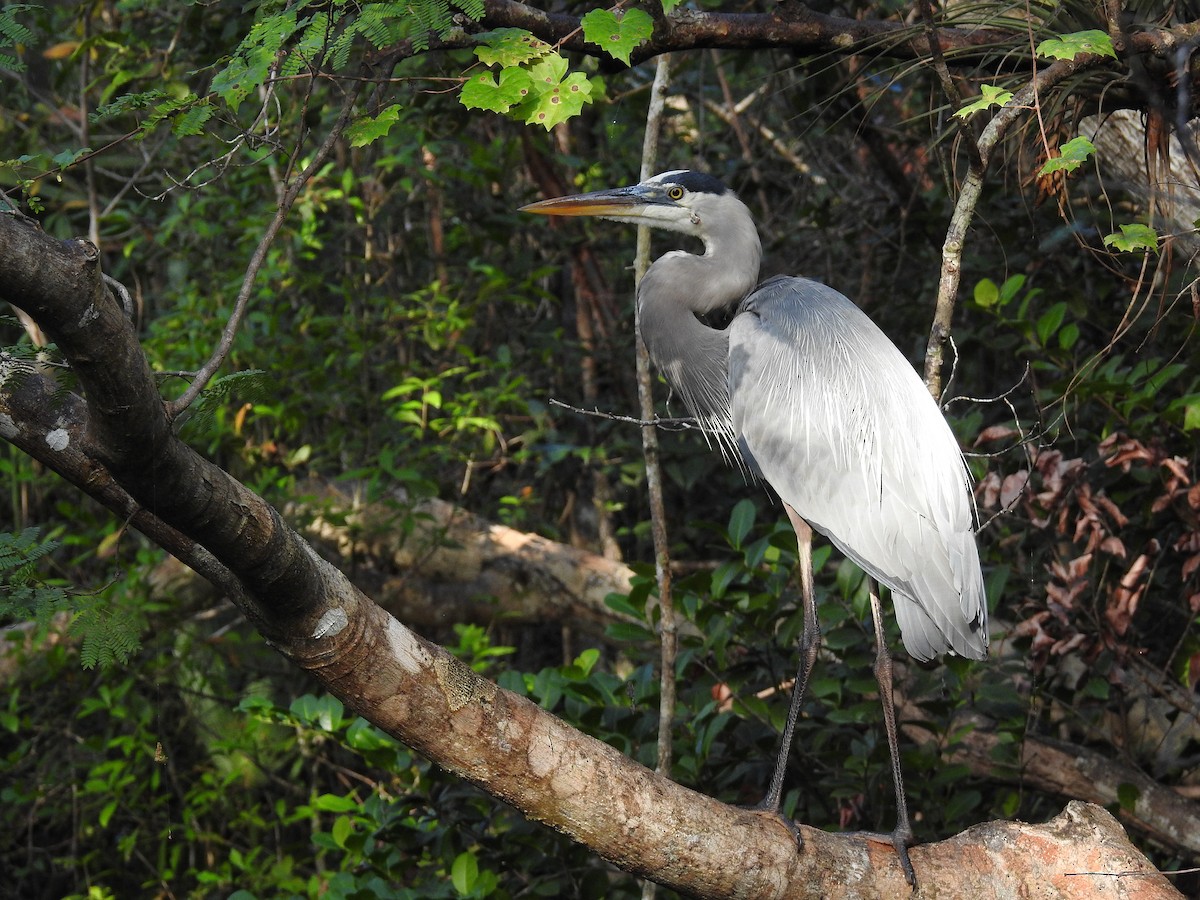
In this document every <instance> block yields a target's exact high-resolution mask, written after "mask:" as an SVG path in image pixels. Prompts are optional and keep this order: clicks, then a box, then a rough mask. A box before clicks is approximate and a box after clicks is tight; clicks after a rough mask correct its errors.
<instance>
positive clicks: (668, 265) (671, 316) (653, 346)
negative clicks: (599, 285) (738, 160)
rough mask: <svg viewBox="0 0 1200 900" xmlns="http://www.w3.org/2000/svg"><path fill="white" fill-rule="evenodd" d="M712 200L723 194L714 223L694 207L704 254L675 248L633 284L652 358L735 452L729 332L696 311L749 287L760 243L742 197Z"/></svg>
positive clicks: (727, 303)
mask: <svg viewBox="0 0 1200 900" xmlns="http://www.w3.org/2000/svg"><path fill="white" fill-rule="evenodd" d="M714 200H718V201H722V204H721V208H720V209H719V210H716V211H714V212H719V214H720V215H719V217H715V216H714V221H719V222H720V227H719V228H714V227H713V225H711V224H710V223H709V222H704V221H703V217H704V216H705V212H706V211H705V210H704V209H703V208H701V209H698V210H697V212H698V214H699V215H700V216H701V217H702V222H701V225H700V228H701V232H702V236H703V238H704V241H705V253H704V255H703V256H696V255H694V254H691V253H684V252H683V251H679V250H675V251H672V252H670V253H668V254H666V255H665V256H663V257H661V258H660V259H658V260H657V261H656V262H655V263H654V265H652V266H651V267H650V269H649V271H647V272H646V275H645V277H644V278H643V279H642V283H641V287H640V288H639V289H638V313H639V316H640V319H641V329H642V339H643V340H644V341H645V342H646V349H648V350H649V351H650V358H651V359H652V360H654V364H655V366H657V367H658V369H659V371H661V372H662V373H663V375H664V376H665V377H666V379H667V381H668V382H669V383H670V385H671V387H672V389H673V390H674V391H675V392H676V393H677V394H679V396H680V397H681V398H682V399H683V402H684V403H685V404H686V405H687V407H688V409H689V410H690V411H691V413H692V415H693V416H695V417H696V418H697V419H699V420H700V423H701V425H702V426H703V427H704V429H705V432H706V436H709V437H711V436H715V437H716V439H717V444H718V446H719V447H720V448H721V451H722V452H723V453H724V454H725V455H727V456H729V457H731V458H733V459H740V454H739V452H738V450H737V443H736V439H735V437H734V434H733V422H732V419H731V417H730V412H729V334H728V332H727V331H723V330H718V329H716V328H710V327H709V326H708V325H705V324H704V323H703V322H701V321H700V320H699V319H697V318H696V314H697V313H700V314H703V313H710V312H716V311H717V310H721V309H728V308H731V307H733V306H734V305H736V304H737V303H739V302H740V301H741V300H742V299H743V298H744V297H745V296H746V295H747V294H748V293H749V292H750V291H751V290H753V288H754V287H755V284H756V283H757V281H758V267H759V261H760V259H761V256H762V249H761V246H760V244H759V240H758V232H757V231H756V230H755V228H754V223H753V221H752V220H751V218H750V214H749V212H748V211H747V210H746V207H745V206H743V205H742V203H741V201H739V200H737V199H736V198H734V197H732V196H731V195H726V196H724V197H718V198H714ZM730 201H732V202H730Z"/></svg>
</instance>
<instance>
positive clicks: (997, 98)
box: [954, 84, 1012, 119]
mask: <svg viewBox="0 0 1200 900" xmlns="http://www.w3.org/2000/svg"><path fill="white" fill-rule="evenodd" d="M979 91H980V94H979V99H978V100H975V101H974V102H972V103H968V104H967V105H966V106H964V107H963V108H962V109H960V110H959V111H958V112H956V113H955V114H954V115H955V116H957V117H958V118H960V119H966V118H968V117H970V116H971V115H973V114H974V113H977V112H979V111H980V110H981V109H987V108H988V107H989V106H1003V105H1004V104H1005V103H1007V102H1008V101H1009V100H1011V99H1012V91H1006V90H1005V89H1004V88H1002V87H997V86H996V85H994V84H982V85H980V86H979Z"/></svg>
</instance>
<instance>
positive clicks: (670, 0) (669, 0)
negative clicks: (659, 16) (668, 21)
mask: <svg viewBox="0 0 1200 900" xmlns="http://www.w3.org/2000/svg"><path fill="white" fill-rule="evenodd" d="M681 3H683V0H662V8H663V12H665V13H668V14H669V13H670V12H671V10H673V9H674V8H675V7H677V6H678V5H679V4H681Z"/></svg>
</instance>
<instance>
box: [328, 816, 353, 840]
mask: <svg viewBox="0 0 1200 900" xmlns="http://www.w3.org/2000/svg"><path fill="white" fill-rule="evenodd" d="M353 833H354V821H353V820H352V819H351V818H350V817H349V816H338V817H337V818H336V819H334V820H333V828H332V829H330V834H331V835H332V837H333V842H334V843H335V844H337V845H338V846H339V847H345V846H346V839H347V838H349V837H350V835H352V834H353Z"/></svg>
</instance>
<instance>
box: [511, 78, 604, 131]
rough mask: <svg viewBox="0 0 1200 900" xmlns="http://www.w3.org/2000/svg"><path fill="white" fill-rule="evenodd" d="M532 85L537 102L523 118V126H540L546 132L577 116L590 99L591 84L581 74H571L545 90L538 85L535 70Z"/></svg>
mask: <svg viewBox="0 0 1200 900" xmlns="http://www.w3.org/2000/svg"><path fill="white" fill-rule="evenodd" d="M533 84H534V89H535V91H536V93H537V101H536V102H535V103H534V104H533V105H532V107H531V109H530V111H529V114H528V115H527V116H526V117H525V124H526V125H541V126H543V127H544V128H545V129H546V130H547V131H549V130H550V129H551V128H553V127H554V126H555V125H557V124H558V123H559V122H565V121H566V120H567V119H569V118H571V117H572V116H577V115H579V111H580V110H581V109H583V105H584V104H585V103H590V102H591V99H592V83H591V81H590V80H588V77H587V76H586V75H584V74H583V73H582V72H572V73H571V74H570V75H568V76H567V77H566V78H565V79H563V81H562V82H561V83H559V84H556V85H553V86H551V87H549V88H548V89H546V88H542V86H541V84H539V79H538V76H537V71H536V68H535V71H534V81H533Z"/></svg>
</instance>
